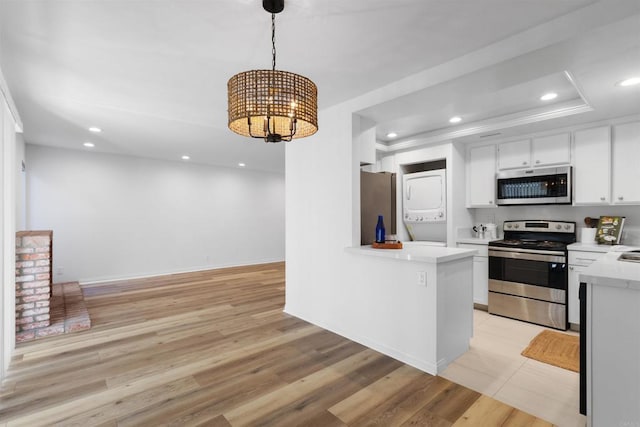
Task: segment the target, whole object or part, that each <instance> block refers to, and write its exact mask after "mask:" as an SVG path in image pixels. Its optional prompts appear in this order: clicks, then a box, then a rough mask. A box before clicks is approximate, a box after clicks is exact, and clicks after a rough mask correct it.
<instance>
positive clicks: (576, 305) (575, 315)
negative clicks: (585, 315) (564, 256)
mask: <svg viewBox="0 0 640 427" xmlns="http://www.w3.org/2000/svg"><path fill="white" fill-rule="evenodd" d="M586 269H587V267H585V266H580V265H570V266H569V286H568V292H569V298H568V299H569V323H573V324H574V325H579V324H580V300H579V298H578V291H579V290H580V274H581V273H583V272H584V271H585V270H586Z"/></svg>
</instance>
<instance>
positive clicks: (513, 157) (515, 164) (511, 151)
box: [498, 139, 531, 170]
mask: <svg viewBox="0 0 640 427" xmlns="http://www.w3.org/2000/svg"><path fill="white" fill-rule="evenodd" d="M530 166H531V143H530V142H529V140H528V139H525V140H522V141H513V142H505V143H503V144H500V145H498V168H500V169H501V170H502V169H517V168H528V167H530Z"/></svg>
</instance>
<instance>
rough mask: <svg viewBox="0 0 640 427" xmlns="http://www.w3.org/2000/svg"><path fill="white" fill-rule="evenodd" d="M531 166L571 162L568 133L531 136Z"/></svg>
mask: <svg viewBox="0 0 640 427" xmlns="http://www.w3.org/2000/svg"><path fill="white" fill-rule="evenodd" d="M531 156H532V157H531V160H532V166H534V167H537V166H547V165H558V164H569V163H571V139H570V137H569V134H568V133H561V134H559V135H551V136H544V137H540V138H533V140H532V141H531Z"/></svg>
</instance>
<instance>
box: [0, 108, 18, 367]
mask: <svg viewBox="0 0 640 427" xmlns="http://www.w3.org/2000/svg"><path fill="white" fill-rule="evenodd" d="M0 116H1V118H0V153H2V159H1V160H0V192H1V193H2V194H1V195H2V204H1V205H0V233H1V234H0V280H1V281H2V282H1V283H2V289H1V292H0V294H1V295H0V343H2V350H1V351H0V379H2V378H4V375H5V372H6V369H7V367H8V366H9V362H10V360H11V354H12V353H13V350H14V348H15V243H16V240H15V231H16V228H15V200H16V187H15V157H16V156H15V134H16V132H15V127H16V124H15V121H14V119H13V115H12V114H11V111H10V110H9V106H8V105H7V102H6V101H5V100H4V98H3V97H1V96H0Z"/></svg>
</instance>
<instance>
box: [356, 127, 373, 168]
mask: <svg viewBox="0 0 640 427" xmlns="http://www.w3.org/2000/svg"><path fill="white" fill-rule="evenodd" d="M357 144H358V155H359V157H360V166H362V165H371V164H375V163H376V128H375V127H371V128H369V129H366V130H364V131H362V132H361V133H360V134H359V135H358V138H357Z"/></svg>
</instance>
